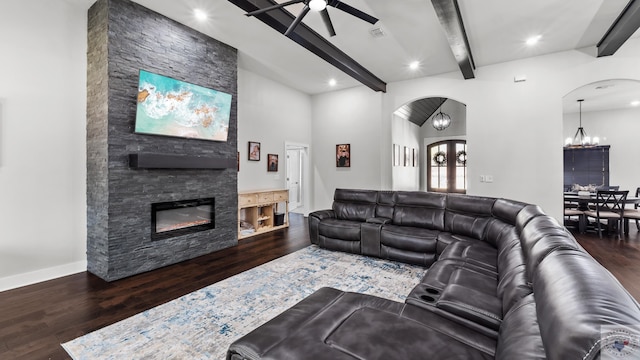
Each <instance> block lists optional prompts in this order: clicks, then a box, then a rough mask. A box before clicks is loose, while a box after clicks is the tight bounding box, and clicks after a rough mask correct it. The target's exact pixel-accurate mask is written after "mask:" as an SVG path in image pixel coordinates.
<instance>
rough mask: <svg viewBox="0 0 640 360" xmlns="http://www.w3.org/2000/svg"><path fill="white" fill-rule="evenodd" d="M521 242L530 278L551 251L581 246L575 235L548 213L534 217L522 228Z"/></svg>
mask: <svg viewBox="0 0 640 360" xmlns="http://www.w3.org/2000/svg"><path fill="white" fill-rule="evenodd" d="M520 242H521V245H522V253H523V254H524V257H525V262H526V264H527V274H528V276H529V278H531V276H532V273H533V271H534V269H535V267H537V266H538V264H539V263H540V262H541V261H542V260H543V259H544V258H545V257H546V256H547V255H548V254H549V253H551V252H553V251H555V250H558V249H578V247H579V245H578V243H577V242H576V240H575V239H574V237H573V235H571V234H570V233H569V232H568V231H567V229H566V228H564V227H563V226H561V225H560V224H559V223H558V222H557V221H556V220H555V219H554V218H552V217H550V216H547V215H544V216H538V217H536V218H535V219H532V220H531V221H530V222H529V223H528V224H527V225H526V226H525V227H524V229H523V230H522V232H521V234H520Z"/></svg>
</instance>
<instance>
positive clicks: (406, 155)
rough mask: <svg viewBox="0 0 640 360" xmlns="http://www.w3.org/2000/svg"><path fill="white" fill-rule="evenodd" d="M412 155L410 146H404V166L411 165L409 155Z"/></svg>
mask: <svg viewBox="0 0 640 360" xmlns="http://www.w3.org/2000/svg"><path fill="white" fill-rule="evenodd" d="M410 156H411V154H410V153H409V147H408V146H405V147H404V166H409V164H410V159H409V157H410Z"/></svg>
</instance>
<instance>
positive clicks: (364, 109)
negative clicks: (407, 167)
mask: <svg viewBox="0 0 640 360" xmlns="http://www.w3.org/2000/svg"><path fill="white" fill-rule="evenodd" d="M381 104H382V94H381V93H379V92H374V91H372V90H371V89H369V88H365V87H356V88H351V89H346V90H341V91H335V92H331V93H325V94H321V95H315V96H313V97H312V108H313V122H312V124H311V126H312V134H313V152H312V163H313V170H312V172H313V178H314V204H313V205H314V208H315V209H327V208H330V207H331V203H332V201H333V193H334V191H335V189H336V188H350V189H357V188H360V189H381V188H382V184H381V181H380V179H381V176H382V171H383V169H382V168H383V167H384V166H385V165H386V166H388V169H391V146H390V145H389V146H386V147H385V146H384V144H391V126H390V124H389V126H387V127H386V128H383V127H382V119H381V116H382V112H381ZM389 114H391V112H389ZM389 117H391V116H390V115H389ZM337 144H351V167H342V168H338V167H336V145H337ZM385 152H386V153H385ZM382 164H385V165H382ZM385 171H390V170H385ZM384 188H386V189H390V188H391V187H390V183H389V184H388V185H387V186H386V187H384ZM312 209H313V208H312Z"/></svg>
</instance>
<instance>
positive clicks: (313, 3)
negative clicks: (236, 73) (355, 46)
mask: <svg viewBox="0 0 640 360" xmlns="http://www.w3.org/2000/svg"><path fill="white" fill-rule="evenodd" d="M299 3H303V4H304V7H303V8H302V11H300V14H298V16H297V17H296V18H295V19H294V20H293V22H292V23H291V25H289V28H288V29H287V31H285V33H284V35H285V36H289V34H291V33H292V32H293V31H294V30H295V28H296V27H297V26H298V25H299V24H300V22H301V21H302V19H303V18H304V17H305V16H306V15H307V13H308V12H309V10H313V11H319V12H320V15H321V16H322V21H323V22H324V25H325V26H326V27H327V30H328V31H329V34H330V35H331V36H335V35H336V31H335V29H334V28H333V23H332V22H331V18H330V17H329V12H328V11H327V6H331V7H334V8H336V9H339V10H342V11H344V12H346V13H347V14H350V15H353V16H355V17H357V18H359V19H362V20H364V21H366V22H368V23H371V24H375V23H377V22H378V19H376V18H374V17H373V16H371V15H369V14H367V13H364V12H362V11H360V10H358V9H356V8H354V7H352V6H349V5H347V4H345V3H343V2H342V1H340V0H291V1H287V2H283V3H281V4H276V5H273V6H268V7H266V8H263V9H259V10H255V11H251V12H248V13H246V14H245V15H247V16H255V15H259V14H262V13H265V12H267V11H271V10H275V9H279V8H282V7H285V6H289V5H292V4H299Z"/></svg>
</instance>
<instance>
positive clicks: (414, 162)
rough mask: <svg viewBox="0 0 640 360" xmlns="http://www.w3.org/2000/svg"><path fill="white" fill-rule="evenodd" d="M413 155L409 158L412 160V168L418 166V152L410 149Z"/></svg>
mask: <svg viewBox="0 0 640 360" xmlns="http://www.w3.org/2000/svg"><path fill="white" fill-rule="evenodd" d="M411 151H413V154H412V156H411V160H413V167H416V166H418V150H416V148H412V149H411Z"/></svg>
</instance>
